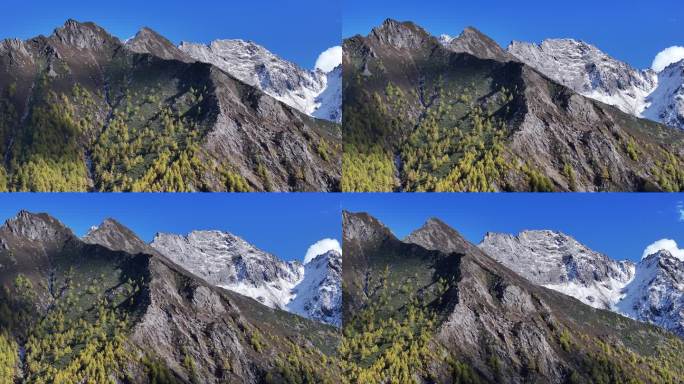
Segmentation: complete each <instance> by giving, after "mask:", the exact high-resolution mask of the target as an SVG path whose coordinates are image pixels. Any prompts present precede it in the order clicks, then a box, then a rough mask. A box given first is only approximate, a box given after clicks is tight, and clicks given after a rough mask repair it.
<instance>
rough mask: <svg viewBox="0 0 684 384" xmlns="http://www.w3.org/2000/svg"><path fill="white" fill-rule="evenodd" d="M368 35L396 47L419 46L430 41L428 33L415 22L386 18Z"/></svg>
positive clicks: (410, 47)
mask: <svg viewBox="0 0 684 384" xmlns="http://www.w3.org/2000/svg"><path fill="white" fill-rule="evenodd" d="M369 37H370V38H372V39H374V40H376V41H378V42H380V43H381V44H383V45H387V46H391V47H394V48H396V49H416V48H421V47H423V46H425V45H426V44H427V43H429V42H431V41H432V37H431V36H430V34H429V33H427V32H426V31H425V30H424V29H423V28H421V27H419V26H417V25H416V24H414V23H412V22H410V21H405V22H399V21H396V20H392V19H387V20H385V21H384V22H383V23H382V25H380V26H378V27H375V28H373V30H372V31H371V33H370V35H369Z"/></svg>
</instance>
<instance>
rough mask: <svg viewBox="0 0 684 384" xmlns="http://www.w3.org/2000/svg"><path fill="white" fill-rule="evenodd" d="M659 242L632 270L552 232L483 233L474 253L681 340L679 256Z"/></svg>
mask: <svg viewBox="0 0 684 384" xmlns="http://www.w3.org/2000/svg"><path fill="white" fill-rule="evenodd" d="M664 240H666V241H658V242H655V243H653V244H651V245H650V246H649V247H647V248H646V250H645V251H644V255H645V257H644V258H643V259H642V260H641V261H640V262H639V263H637V264H634V263H632V262H629V261H616V260H614V259H611V258H609V257H608V256H605V255H603V254H600V253H598V252H594V251H592V250H591V249H589V248H587V247H586V246H584V245H582V244H581V243H579V242H577V241H576V240H575V239H573V238H572V237H570V236H567V235H563V234H561V233H558V232H553V231H523V232H521V233H520V234H518V235H509V234H496V233H488V234H487V235H486V236H485V238H484V239H483V241H482V242H481V243H480V244H479V247H480V248H481V249H483V250H484V251H485V252H486V253H487V254H489V255H490V256H492V257H493V258H494V259H496V260H497V261H499V262H500V263H502V264H503V265H505V266H507V267H508V268H511V269H512V270H513V271H515V272H517V273H518V274H520V275H521V276H523V277H525V278H527V279H528V280H530V281H531V282H533V283H536V284H538V285H541V286H544V287H546V288H549V289H553V290H555V291H558V292H560V293H563V294H566V295H569V296H572V297H574V298H576V299H578V300H580V301H582V302H584V303H585V304H588V305H590V306H593V307H595V308H602V309H608V310H611V311H613V312H616V313H618V314H621V315H623V316H627V317H630V318H633V319H635V320H639V321H644V322H649V323H652V324H655V325H658V326H660V327H662V328H665V329H667V330H669V331H671V332H674V333H676V334H677V335H679V336H681V337H684V261H683V260H682V258H681V257H680V256H681V253H682V252H684V251H683V250H680V249H679V248H678V247H677V245H676V243H675V242H674V241H672V240H668V239H664ZM663 248H669V249H663ZM673 251H676V252H680V255H676V254H675V253H673Z"/></svg>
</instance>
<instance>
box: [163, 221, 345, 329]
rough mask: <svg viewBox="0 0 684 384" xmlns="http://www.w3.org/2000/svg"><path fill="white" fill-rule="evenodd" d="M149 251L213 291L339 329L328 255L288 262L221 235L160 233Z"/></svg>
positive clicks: (333, 265) (336, 267)
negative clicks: (231, 293)
mask: <svg viewBox="0 0 684 384" xmlns="http://www.w3.org/2000/svg"><path fill="white" fill-rule="evenodd" d="M151 246H152V247H153V248H154V249H156V250H157V251H158V252H159V253H161V254H162V255H164V256H166V257H168V258H169V259H171V260H172V261H174V262H175V263H177V264H179V265H181V266H182V267H184V268H186V269H187V270H188V271H190V272H192V273H194V274H195V275H197V276H200V277H202V278H203V279H205V280H206V281H207V282H209V283H211V284H214V285H216V286H219V287H222V288H225V289H228V290H231V291H234V292H238V293H240V294H243V295H245V296H248V297H251V298H253V299H255V300H258V301H259V302H261V303H262V304H264V305H267V306H269V307H272V308H278V309H282V310H286V311H290V312H293V313H296V314H299V315H301V316H305V317H309V318H311V319H314V320H318V321H321V322H325V323H328V324H333V325H336V326H339V325H340V324H341V316H340V308H341V255H340V254H339V253H337V252H334V251H332V252H327V253H325V254H322V255H319V256H318V257H316V258H314V259H313V260H312V261H310V262H309V263H307V264H302V263H300V262H299V261H290V262H286V261H283V260H281V259H280V258H278V257H277V256H275V255H272V254H270V253H267V252H264V251H262V250H260V249H258V248H257V247H255V246H253V245H252V244H250V243H248V242H247V241H245V240H243V239H242V238H240V237H238V236H235V235H233V234H230V233H226V232H221V231H193V232H191V233H189V234H188V235H186V236H182V235H175V234H167V233H159V234H157V235H156V236H155V238H154V240H153V241H152V243H151Z"/></svg>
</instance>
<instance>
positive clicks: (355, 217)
mask: <svg viewBox="0 0 684 384" xmlns="http://www.w3.org/2000/svg"><path fill="white" fill-rule="evenodd" d="M342 228H343V231H344V240H345V241H358V242H368V243H377V242H381V241H382V240H384V239H386V238H394V235H393V234H392V231H390V229H389V228H387V227H386V226H385V225H384V224H383V223H382V222H380V221H379V220H378V219H376V218H375V217H373V216H371V215H369V214H368V213H366V212H349V211H343V212H342Z"/></svg>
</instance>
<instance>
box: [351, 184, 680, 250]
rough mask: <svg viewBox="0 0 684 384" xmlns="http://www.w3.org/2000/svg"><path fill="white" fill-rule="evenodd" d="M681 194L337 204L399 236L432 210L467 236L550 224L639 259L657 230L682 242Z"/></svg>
mask: <svg viewBox="0 0 684 384" xmlns="http://www.w3.org/2000/svg"><path fill="white" fill-rule="evenodd" d="M683 199H684V196H682V195H679V194H667V193H655V194H640V193H621V194H618V193H597V194H587V193H568V194H564V193H550V194H544V193H537V194H529V193H502V194H499V193H496V194H483V193H475V194H469V193H463V194H459V193H454V194H450V193H425V194H421V193H410V194H408V193H407V194H345V195H344V196H343V199H342V207H343V208H344V209H346V210H349V211H352V212H360V211H365V212H368V213H370V214H371V215H373V216H375V217H376V218H378V219H379V220H380V221H382V222H384V223H385V225H387V226H388V227H389V228H390V229H391V230H392V231H393V232H394V234H395V235H397V236H398V237H399V238H403V237H405V236H406V235H408V234H409V233H410V232H411V231H413V230H414V229H417V228H419V227H420V226H421V225H422V224H423V223H424V222H425V221H426V220H427V219H428V218H430V217H438V218H440V219H442V220H443V221H444V222H446V223H447V224H449V225H450V226H452V227H453V228H455V229H456V230H458V231H459V232H461V234H463V235H464V236H465V237H466V238H467V239H468V240H470V241H471V242H473V243H479V242H480V241H481V240H482V238H483V236H484V234H485V233H486V232H503V233H513V234H517V233H518V232H520V231H522V230H525V229H551V230H556V231H561V232H564V233H566V234H568V235H571V236H573V237H574V238H575V239H577V240H578V241H580V242H581V243H584V244H586V245H587V246H589V247H590V248H592V249H594V250H596V251H599V252H602V253H604V254H606V255H608V256H610V257H612V258H615V259H631V260H639V259H640V258H641V255H642V252H643V251H644V249H645V248H646V247H647V246H648V245H649V244H651V243H653V242H654V241H656V240H660V239H662V238H669V239H673V240H675V241H677V243H678V245H679V246H680V247H682V246H684V222H682V221H680V217H681V214H680V212H679V208H678V203H679V202H680V201H682V200H683Z"/></svg>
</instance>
